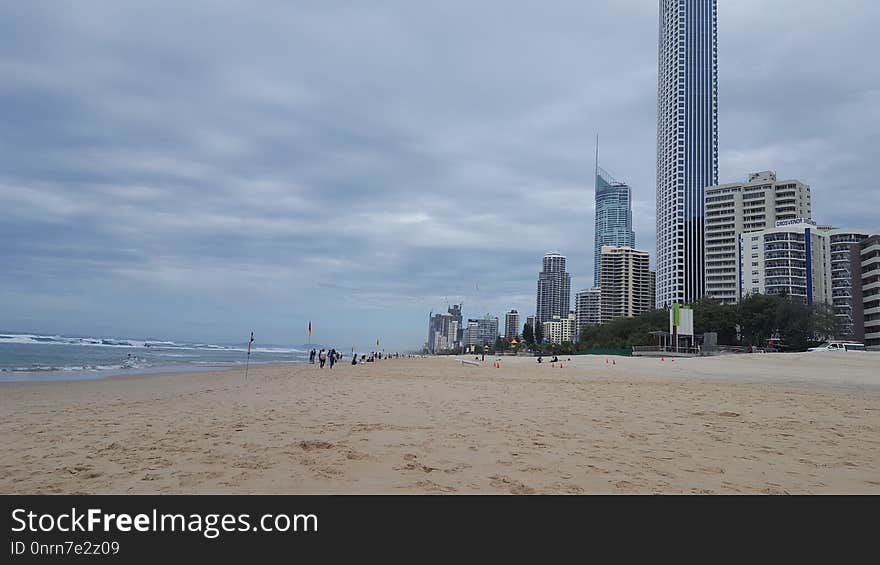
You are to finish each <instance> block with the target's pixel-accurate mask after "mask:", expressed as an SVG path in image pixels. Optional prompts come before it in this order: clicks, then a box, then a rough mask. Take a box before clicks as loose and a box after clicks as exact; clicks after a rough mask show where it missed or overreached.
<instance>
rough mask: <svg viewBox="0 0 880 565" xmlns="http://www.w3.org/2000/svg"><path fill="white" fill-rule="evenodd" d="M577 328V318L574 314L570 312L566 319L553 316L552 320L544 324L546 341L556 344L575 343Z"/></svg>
mask: <svg viewBox="0 0 880 565" xmlns="http://www.w3.org/2000/svg"><path fill="white" fill-rule="evenodd" d="M576 327H577V318H576V316H575V313H574V312H569V313H568V316H566V317H565V318H561V317H559V316H553V319H552V320H550V321H549V322H544V324H543V328H544V341H545V342H547V343H555V344H562V343H570V342H573V341H574V340H575V329H576Z"/></svg>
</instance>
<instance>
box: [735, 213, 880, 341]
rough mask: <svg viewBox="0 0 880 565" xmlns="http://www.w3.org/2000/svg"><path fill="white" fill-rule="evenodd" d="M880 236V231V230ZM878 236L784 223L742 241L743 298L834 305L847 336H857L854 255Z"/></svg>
mask: <svg viewBox="0 0 880 565" xmlns="http://www.w3.org/2000/svg"><path fill="white" fill-rule="evenodd" d="M878 231H880V230H878ZM878 231H868V230H852V229H839V228H834V227H831V226H820V225H817V224H816V223H815V222H813V221H811V220H798V219H795V220H779V221H777V222H776V226H775V227H773V228H770V229H765V230H760V231H757V232H752V233H747V234H743V235H741V236H740V237H739V241H740V244H739V255H740V258H739V261H740V270H741V272H742V275H741V281H740V297H742V296H746V295H748V294H775V295H787V296H791V297H794V298H797V299H799V300H802V301H804V302H805V303H807V304H817V303H818V304H828V305H830V306H831V307H832V308H833V310H834V315H835V318H836V319H837V323H838V327H839V331H840V333H841V336H847V335H852V334H853V333H854V331H855V325H854V313H853V308H854V300H853V287H854V285H857V284H859V281H858V280H857V279H858V277H859V275H860V274H861V273H859V272H857V271H853V270H852V258H851V253H852V250H853V249H855V248H857V247H858V246H859V245H860V242H862V241H864V240H865V239H868V238H869V237H870V236H872V235H877V234H878Z"/></svg>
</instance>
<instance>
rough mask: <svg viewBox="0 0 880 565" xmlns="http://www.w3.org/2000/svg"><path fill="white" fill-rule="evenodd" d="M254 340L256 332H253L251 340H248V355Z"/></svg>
mask: <svg viewBox="0 0 880 565" xmlns="http://www.w3.org/2000/svg"><path fill="white" fill-rule="evenodd" d="M253 342H254V332H251V340H250V341H249V342H248V355H250V354H251V344H252V343H253Z"/></svg>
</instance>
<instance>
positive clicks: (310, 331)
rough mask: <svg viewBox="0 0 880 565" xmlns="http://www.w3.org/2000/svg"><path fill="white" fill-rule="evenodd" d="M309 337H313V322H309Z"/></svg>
mask: <svg viewBox="0 0 880 565" xmlns="http://www.w3.org/2000/svg"><path fill="white" fill-rule="evenodd" d="M309 337H312V321H311V320H309Z"/></svg>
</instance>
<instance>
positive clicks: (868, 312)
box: [850, 235, 880, 349]
mask: <svg viewBox="0 0 880 565" xmlns="http://www.w3.org/2000/svg"><path fill="white" fill-rule="evenodd" d="M850 272H852V273H853V279H852V318H853V337H854V338H856V339H858V340H863V341H864V342H865V346H867V347H870V348H878V349H880V235H872V236H871V237H869V238H867V239H865V240H862V241H861V242H859V243H857V244H855V245H853V246H852V247H851V248H850Z"/></svg>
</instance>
